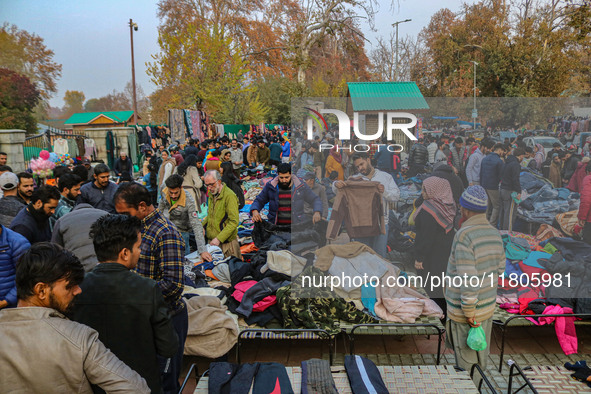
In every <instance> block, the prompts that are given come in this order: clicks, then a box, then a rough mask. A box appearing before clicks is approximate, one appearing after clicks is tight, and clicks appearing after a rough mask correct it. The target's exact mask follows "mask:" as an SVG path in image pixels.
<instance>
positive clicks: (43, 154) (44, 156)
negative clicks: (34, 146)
mask: <svg viewBox="0 0 591 394" xmlns="http://www.w3.org/2000/svg"><path fill="white" fill-rule="evenodd" d="M39 157H40V158H42V159H43V160H47V159H49V152H48V151H46V150H42V151H41V152H40V153H39Z"/></svg>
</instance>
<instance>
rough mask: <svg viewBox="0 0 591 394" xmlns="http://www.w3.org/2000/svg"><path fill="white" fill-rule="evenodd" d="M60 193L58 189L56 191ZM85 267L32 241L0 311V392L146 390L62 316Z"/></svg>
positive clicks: (85, 330)
mask: <svg viewBox="0 0 591 394" xmlns="http://www.w3.org/2000/svg"><path fill="white" fill-rule="evenodd" d="M58 194H59V193H58ZM83 279H84V269H83V268H82V265H81V264H80V261H78V259H77V258H76V256H74V255H73V254H72V253H70V252H68V251H67V250H65V249H63V248H62V247H60V246H58V245H55V244H52V243H40V244H37V245H33V246H32V247H31V248H30V249H29V250H28V251H27V252H26V253H25V254H24V255H23V256H22V257H21V258H20V260H19V263H18V265H17V267H16V292H17V297H18V305H17V308H5V309H2V310H1V311H0V332H2V335H0V365H2V379H0V392H2V393H11V392H22V391H23V390H25V391H27V392H31V393H50V392H56V391H60V392H68V393H92V388H91V385H93V384H94V385H98V386H99V387H100V388H102V389H103V390H105V391H106V392H111V393H115V392H118V393H149V392H150V389H149V387H148V385H147V384H146V381H145V380H144V379H143V378H142V377H141V376H140V375H139V374H138V373H137V372H135V371H134V370H132V369H131V368H130V367H128V366H127V365H125V363H123V362H122V361H121V360H119V359H118V358H117V356H115V355H114V354H113V353H112V352H111V351H110V350H109V349H107V348H106V347H105V345H103V343H102V342H101V341H100V340H99V336H98V333H97V332H96V331H95V330H93V329H92V328H90V327H87V326H85V325H83V324H80V323H76V322H73V321H71V320H68V319H67V318H66V317H65V316H64V315H65V314H66V313H67V312H68V311H69V310H70V308H71V306H72V305H73V300H74V298H75V297H76V296H77V295H78V294H80V292H81V290H80V283H82V280H83Z"/></svg>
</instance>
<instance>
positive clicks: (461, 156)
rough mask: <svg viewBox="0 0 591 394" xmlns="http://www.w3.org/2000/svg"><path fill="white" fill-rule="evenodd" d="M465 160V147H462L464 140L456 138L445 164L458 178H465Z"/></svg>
mask: <svg viewBox="0 0 591 394" xmlns="http://www.w3.org/2000/svg"><path fill="white" fill-rule="evenodd" d="M465 159H466V147H465V146H464V140H463V139H462V137H457V138H456V139H455V140H454V145H453V147H452V148H451V151H450V154H449V157H448V158H447V164H448V165H450V166H451V168H453V170H454V172H455V173H456V175H457V176H459V177H460V178H462V180H463V178H464V177H465V175H466V174H465V170H464V169H465V167H464V163H465V161H464V160H465Z"/></svg>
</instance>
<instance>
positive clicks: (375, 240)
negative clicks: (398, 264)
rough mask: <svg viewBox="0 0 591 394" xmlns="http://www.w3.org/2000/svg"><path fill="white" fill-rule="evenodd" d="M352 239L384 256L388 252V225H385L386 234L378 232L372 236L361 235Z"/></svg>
mask: <svg viewBox="0 0 591 394" xmlns="http://www.w3.org/2000/svg"><path fill="white" fill-rule="evenodd" d="M353 241H357V242H361V243H362V244H365V245H367V246H369V247H370V248H372V249H373V250H374V252H376V253H377V254H379V255H380V256H382V257H383V258H386V254H387V253H388V247H387V245H388V225H386V234H378V235H376V236H374V237H361V238H355V239H353Z"/></svg>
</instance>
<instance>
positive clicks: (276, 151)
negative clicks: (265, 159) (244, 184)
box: [269, 137, 283, 166]
mask: <svg viewBox="0 0 591 394" xmlns="http://www.w3.org/2000/svg"><path fill="white" fill-rule="evenodd" d="M269 151H270V154H271V156H270V157H271V159H270V160H269V163H270V164H271V165H274V166H278V165H279V163H281V153H283V148H282V147H281V144H279V142H277V138H276V137H273V138H272V139H271V145H269Z"/></svg>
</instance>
